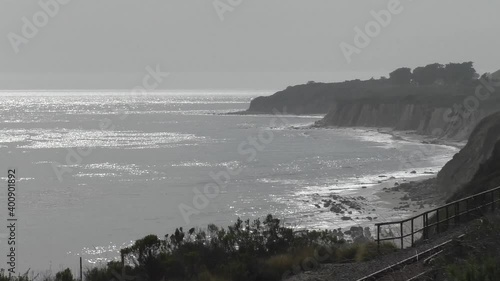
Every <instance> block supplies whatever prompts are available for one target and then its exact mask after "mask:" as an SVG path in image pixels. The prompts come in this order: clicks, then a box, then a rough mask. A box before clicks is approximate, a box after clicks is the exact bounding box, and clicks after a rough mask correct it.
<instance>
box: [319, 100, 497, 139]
mask: <svg viewBox="0 0 500 281" xmlns="http://www.w3.org/2000/svg"><path fill="white" fill-rule="evenodd" d="M499 110H500V108H499ZM495 111H496V109H495V108H492V107H484V108H478V109H476V110H474V111H470V112H469V111H453V110H452V109H451V108H450V107H444V106H436V105H432V104H416V103H373V102H366V103H365V102H362V101H358V102H336V103H334V104H333V106H332V108H331V110H330V111H329V113H328V114H327V115H326V116H325V117H324V118H323V119H322V120H320V121H318V122H316V124H315V125H316V126H318V127H323V126H339V127H379V128H393V129H395V130H402V131H406V130H411V131H416V132H417V133H419V134H423V135H432V136H434V137H439V138H446V139H452V140H465V139H466V138H467V137H468V136H469V134H470V133H471V132H472V130H473V128H474V127H475V126H476V125H477V124H478V123H479V121H480V120H481V119H483V118H484V117H485V116H487V115H489V114H491V113H493V112H495Z"/></svg>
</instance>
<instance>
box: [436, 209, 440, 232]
mask: <svg viewBox="0 0 500 281" xmlns="http://www.w3.org/2000/svg"><path fill="white" fill-rule="evenodd" d="M439 210H440V209H437V210H436V232H437V233H439Z"/></svg>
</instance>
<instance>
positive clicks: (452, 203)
mask: <svg viewBox="0 0 500 281" xmlns="http://www.w3.org/2000/svg"><path fill="white" fill-rule="evenodd" d="M499 189H500V186H498V187H495V188H492V189H489V190H486V191H483V192H480V193H477V194H474V195H471V196H468V197H465V198H462V199H459V200H455V201H453V202H450V203H447V204H445V205H442V206H439V207H437V208H434V209H432V210H427V211H425V212H423V213H420V214H419V215H416V216H413V217H410V218H406V219H403V220H399V221H391V222H379V223H376V224H375V226H379V225H380V226H382V225H389V224H400V223H405V222H408V221H411V220H414V219H416V218H419V217H421V216H425V215H426V214H430V213H432V212H435V211H439V210H441V209H443V208H447V207H450V206H452V205H454V204H457V203H458V204H459V203H461V202H465V201H467V200H470V199H472V198H475V197H477V196H479V195H483V194H487V193H490V192H495V191H497V190H499Z"/></svg>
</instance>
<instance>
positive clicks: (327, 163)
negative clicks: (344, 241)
mask: <svg viewBox="0 0 500 281" xmlns="http://www.w3.org/2000/svg"><path fill="white" fill-rule="evenodd" d="M269 94H272V92H271V91H268V92H266V91H261V92H255V91H170V92H165V93H162V92H155V93H151V94H147V95H132V94H130V93H126V92H63V91H59V92H3V93H1V94H0V114H1V120H0V127H1V130H0V159H1V170H0V172H1V173H2V174H1V178H2V181H4V184H0V186H3V188H0V209H1V210H2V212H0V222H1V225H7V219H8V212H7V210H8V202H7V180H8V177H7V175H8V170H9V169H15V171H16V177H17V179H16V193H15V198H16V207H15V214H14V215H15V218H16V219H17V222H16V250H17V270H18V272H24V271H26V270H27V269H29V268H30V269H31V270H34V271H35V272H40V271H44V270H47V269H50V270H52V272H56V271H58V270H60V269H63V268H66V267H69V268H70V269H72V270H74V272H77V268H78V259H79V257H80V256H81V257H83V259H84V267H87V266H91V265H95V264H99V263H105V262H107V261H110V260H113V259H117V258H118V256H119V253H118V251H119V249H120V248H121V247H126V246H128V245H130V244H131V243H132V242H133V241H134V240H135V239H139V238H142V237H143V236H145V235H148V234H157V235H159V236H161V237H163V235H165V234H169V233H172V232H173V231H174V230H175V228H177V227H183V228H184V229H189V228H191V227H202V228H203V227H206V226H207V225H208V224H210V223H213V224H216V225H221V226H226V225H229V224H231V223H232V222H234V221H235V220H236V219H237V218H238V217H241V218H242V219H246V218H250V219H254V218H258V217H264V216H266V215H267V214H273V215H274V216H276V217H278V218H280V219H283V220H284V222H285V223H286V224H288V225H290V226H293V227H296V228H307V229H318V228H322V229H333V228H338V227H346V226H348V225H349V224H353V222H345V221H342V220H341V219H340V217H339V216H338V215H336V214H335V213H333V212H330V211H328V210H327V209H324V208H318V206H316V204H318V202H321V200H322V199H324V198H328V196H330V195H331V194H334V193H335V194H341V195H356V194H357V192H358V191H360V190H361V187H362V186H365V187H367V188H366V191H365V193H364V194H365V195H367V194H368V195H367V196H368V197H367V198H368V200H369V201H370V200H376V198H375V197H373V196H375V195H373V196H372V197H370V193H369V192H370V187H371V186H374V185H376V184H377V183H378V182H379V181H380V175H384V176H386V177H391V176H394V177H401V176H405V177H412V176H413V175H412V174H411V173H410V171H409V169H408V166H404V165H403V164H404V163H406V162H407V160H408V159H412V163H411V168H412V169H413V170H416V171H417V172H418V174H420V175H421V174H422V173H424V172H428V173H430V172H432V173H435V172H437V171H438V170H439V169H440V168H441V167H442V166H443V165H444V163H445V162H446V161H448V160H449V159H450V158H451V157H452V156H453V154H454V153H456V152H457V149H456V148H453V147H449V146H444V145H430V144H422V143H419V142H412V141H407V140H403V139H395V138H393V137H392V136H391V135H388V134H382V133H379V132H377V131H375V130H373V129H363V128H358V129H349V128H334V129H317V128H311V127H310V125H311V124H313V123H314V122H315V121H317V120H319V119H321V117H322V116H293V115H286V114H285V115H282V116H273V115H227V114H225V113H227V112H234V111H241V110H245V109H246V108H248V106H249V103H250V101H251V99H252V98H254V97H256V96H259V95H269ZM278 111H280V112H283V111H284V109H278ZM429 147H432V151H433V153H432V155H431V156H430V157H424V158H417V159H415V157H413V156H412V155H414V154H415V151H420V150H422V149H424V148H425V149H426V150H428V149H429ZM402 167H405V168H404V169H403V168H402ZM384 214H385V215H384V216H383V215H380V214H379V216H378V217H379V218H380V219H391V218H392V217H391V212H389V211H388V212H386V213H384ZM395 215H396V214H395ZM354 223H359V224H362V223H364V224H367V223H370V222H367V221H359V222H358V221H355V222H354ZM7 241H8V235H7V229H6V227H2V228H1V229H0V252H1V253H6V252H7V249H8V247H10V246H9V245H8V243H7ZM6 262H7V257H6V255H4V254H2V255H1V256H0V268H5V267H6Z"/></svg>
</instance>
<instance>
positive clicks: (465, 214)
mask: <svg viewBox="0 0 500 281" xmlns="http://www.w3.org/2000/svg"><path fill="white" fill-rule="evenodd" d="M498 201H500V186H499V187H497V188H494V189H490V190H487V191H484V192H481V193H478V194H475V195H472V196H469V197H466V198H463V199H460V200H457V201H454V202H451V203H448V204H446V205H443V206H440V207H438V208H435V209H432V210H429V211H426V212H424V213H421V214H420V215H417V216H414V217H410V218H407V219H404V220H400V221H393V222H383V223H377V224H375V226H376V228H377V244H378V247H379V248H380V243H381V242H383V241H390V240H392V241H395V243H400V244H401V249H403V248H405V247H406V246H410V247H413V246H414V245H415V241H417V240H418V239H420V238H423V239H424V240H427V239H429V238H430V236H432V235H434V234H439V233H440V232H443V231H446V230H447V229H448V228H450V227H451V226H453V225H457V224H460V222H461V221H467V220H468V219H470V217H471V215H482V214H484V213H485V212H487V211H488V210H489V209H491V210H492V211H493V210H495V205H496V202H498ZM384 227H389V234H388V235H387V236H388V237H381V236H383V233H381V230H382V229H383V228H384ZM405 230H406V232H407V233H405ZM394 232H396V233H397V232H399V236H395V235H394ZM405 242H406V243H405ZM408 244H409V245H408Z"/></svg>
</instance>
